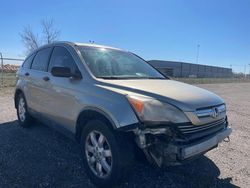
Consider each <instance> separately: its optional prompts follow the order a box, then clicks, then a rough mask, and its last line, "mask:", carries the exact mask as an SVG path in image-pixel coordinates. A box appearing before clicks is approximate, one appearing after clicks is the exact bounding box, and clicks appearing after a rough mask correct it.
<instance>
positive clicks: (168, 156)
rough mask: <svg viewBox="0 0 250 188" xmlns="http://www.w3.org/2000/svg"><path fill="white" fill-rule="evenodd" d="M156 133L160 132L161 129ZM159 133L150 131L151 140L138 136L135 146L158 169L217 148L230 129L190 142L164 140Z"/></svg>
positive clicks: (226, 128) (229, 132) (142, 135)
mask: <svg viewBox="0 0 250 188" xmlns="http://www.w3.org/2000/svg"><path fill="white" fill-rule="evenodd" d="M158 131H159V132H161V129H158ZM159 132H152V130H151V134H150V135H151V138H150V137H147V138H146V137H145V136H144V134H139V135H138V137H137V138H138V139H137V140H136V141H137V145H138V146H139V147H140V148H141V149H143V151H144V153H145V154H146V157H147V159H148V160H149V161H151V162H153V163H156V164H157V165H158V166H159V167H160V166H162V165H167V166H169V165H178V164H182V163H184V162H185V161H189V160H192V159H194V158H197V157H198V156H200V155H201V154H204V153H206V152H207V151H209V150H211V149H213V148H215V147H217V146H218V144H219V143H220V142H221V141H223V140H224V139H225V138H227V137H229V135H230V134H231V132H232V129H231V128H228V127H225V128H224V129H222V130H220V131H217V132H216V133H214V134H210V135H208V136H205V137H202V138H199V139H195V140H192V141H189V140H185V139H184V140H183V139H178V138H176V139H170V140H166V139H165V138H166V136H165V135H164V134H160V133H159ZM153 134H154V135H153ZM160 135H161V136H160ZM150 140H151V141H150Z"/></svg>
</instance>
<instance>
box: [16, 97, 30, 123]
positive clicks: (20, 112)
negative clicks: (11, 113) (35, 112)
mask: <svg viewBox="0 0 250 188" xmlns="http://www.w3.org/2000/svg"><path fill="white" fill-rule="evenodd" d="M17 117H18V123H19V125H20V126H21V127H29V126H30V125H31V122H32V120H33V118H32V117H31V115H30V114H29V112H28V108H27V103H26V100H25V97H24V95H23V94H22V93H21V94H19V95H18V98H17Z"/></svg>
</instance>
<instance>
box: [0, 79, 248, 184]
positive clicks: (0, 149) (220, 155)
mask: <svg viewBox="0 0 250 188" xmlns="http://www.w3.org/2000/svg"><path fill="white" fill-rule="evenodd" d="M200 87H203V88H206V89H209V90H211V91H213V92H215V93H217V94H218V95H220V96H221V97H223V98H224V99H225V101H226V103H227V108H228V117H229V121H230V125H231V127H232V128H233V134H232V136H231V142H230V143H222V144H221V145H220V146H219V147H218V148H217V149H215V150H213V151H210V152H208V153H207V154H206V155H205V156H204V157H202V158H200V159H198V160H196V161H193V162H191V163H189V164H186V165H184V166H178V167H169V168H164V169H155V168H153V167H151V166H150V165H145V164H142V163H140V164H137V165H136V166H134V168H133V170H132V173H131V175H130V176H129V177H128V179H127V180H126V183H125V184H124V185H123V186H122V187H250V126H249V125H250V83H241V84H240V83H237V84H236V83H233V84H208V85H200ZM12 92H13V89H7V90H5V91H3V90H0V187H1V188H2V187H4V188H5V187H11V188H12V187H25V188H26V187H93V186H92V185H91V183H90V181H89V180H88V178H87V176H86V174H85V172H84V169H83V166H82V161H81V155H80V152H79V146H78V145H77V144H76V142H75V141H72V140H70V139H69V138H67V137H65V136H63V135H61V134H59V133H57V132H56V131H54V130H52V129H51V128H49V127H47V126H45V125H42V124H40V123H36V124H35V125H34V126H33V127H32V128H30V129H22V128H19V127H18V126H17V121H16V114H15V109H14V107H13V99H12Z"/></svg>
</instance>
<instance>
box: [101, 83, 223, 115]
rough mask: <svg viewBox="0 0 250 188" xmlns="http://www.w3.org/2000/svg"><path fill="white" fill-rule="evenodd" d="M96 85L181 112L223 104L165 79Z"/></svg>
mask: <svg viewBox="0 0 250 188" xmlns="http://www.w3.org/2000/svg"><path fill="white" fill-rule="evenodd" d="M98 85H100V86H103V87H105V88H106V89H109V90H113V91H115V92H120V93H122V94H129V95H133V94H139V95H144V96H148V97H152V98H155V99H158V100H161V101H163V102H168V103H170V104H172V105H175V106H177V107H178V108H180V109H182V110H183V111H195V110H196V109H198V108H204V107H211V106H215V105H219V104H222V103H224V101H223V100H222V99H221V98H220V97H219V96H217V95H216V94H214V93H212V92H210V91H207V90H205V89H202V88H199V87H196V86H193V85H189V84H185V83H182V82H177V81H173V80H167V79H166V80H165V79H163V80H161V79H159V80H154V79H152V80H150V79H136V80H102V81H101V82H99V83H98Z"/></svg>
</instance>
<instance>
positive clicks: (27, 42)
mask: <svg viewBox="0 0 250 188" xmlns="http://www.w3.org/2000/svg"><path fill="white" fill-rule="evenodd" d="M20 36H21V39H22V41H23V43H24V46H25V47H26V49H27V52H31V51H33V50H34V49H36V48H38V47H39V38H38V35H37V34H34V32H33V31H32V29H31V27H30V26H26V27H24V28H23V31H22V32H21V33H20Z"/></svg>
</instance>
